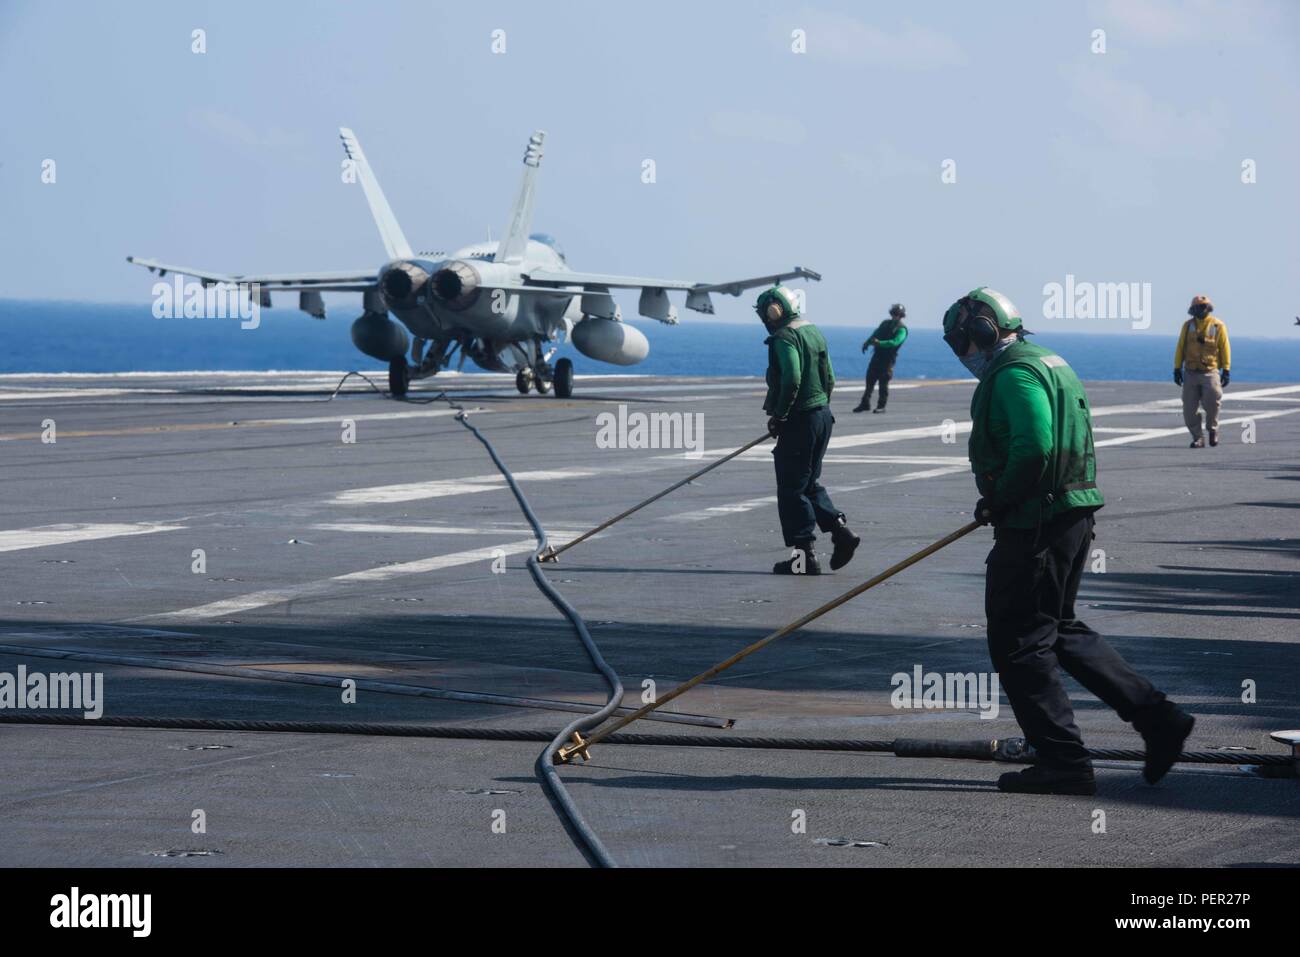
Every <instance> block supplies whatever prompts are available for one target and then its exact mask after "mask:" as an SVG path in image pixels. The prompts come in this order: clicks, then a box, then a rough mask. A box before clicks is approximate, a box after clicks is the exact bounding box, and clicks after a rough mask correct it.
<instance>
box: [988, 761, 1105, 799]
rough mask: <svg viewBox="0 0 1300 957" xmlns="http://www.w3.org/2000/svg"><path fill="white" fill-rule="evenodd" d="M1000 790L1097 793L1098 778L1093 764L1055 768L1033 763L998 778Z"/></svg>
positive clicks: (1020, 792) (1018, 792)
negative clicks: (1094, 775) (1093, 774)
mask: <svg viewBox="0 0 1300 957" xmlns="http://www.w3.org/2000/svg"><path fill="white" fill-rule="evenodd" d="M998 790H999V791H1009V792H1011V793H1012V794H1096V793H1097V779H1096V778H1095V777H1093V776H1092V765H1084V766H1083V767H1080V768H1054V767H1052V766H1051V765H1047V764H1033V765H1030V766H1029V767H1027V768H1025V769H1024V770H1023V771H1009V772H1007V773H1006V774H1004V775H1002V777H1000V778H998Z"/></svg>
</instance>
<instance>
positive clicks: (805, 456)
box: [754, 286, 860, 575]
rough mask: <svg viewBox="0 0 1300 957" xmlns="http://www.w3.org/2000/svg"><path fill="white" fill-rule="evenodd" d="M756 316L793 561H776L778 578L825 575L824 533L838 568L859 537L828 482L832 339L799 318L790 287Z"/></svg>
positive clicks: (773, 294) (764, 299) (771, 295)
mask: <svg viewBox="0 0 1300 957" xmlns="http://www.w3.org/2000/svg"><path fill="white" fill-rule="evenodd" d="M754 308H755V311H757V312H758V316H759V318H760V319H762V321H763V325H764V327H765V328H766V329H767V331H768V337H767V339H766V340H764V341H765V342H766V343H767V398H766V399H764V401H763V411H764V412H766V413H767V414H768V416H769V418H768V420H767V427H768V431H769V432H771V433H772V434H773V435H774V436H776V448H775V449H773V451H772V456H773V461H774V463H775V465H776V507H777V513H778V514H779V515H780V518H781V533H782V535H784V537H785V544H786V545H787V546H789V547H790V548H792V549H794V551H793V553H792V554H791V556H790V558H789V559H787V560H786V561H783V562H777V563H776V564H775V565H774V566H773V567H772V571H773V572H774V573H776V574H778V575H820V574H821V565H820V564H819V563H818V561H817V556H816V555H815V554H813V542H814V540H815V539H816V538H817V529H821V530H822V531H823V532H829V533H830V536H831V542H832V543H833V544H834V549H835V550H834V552H833V553H832V554H831V568H833V569H838V568H842V567H844V566H845V565H847V564H848V562H849V560H850V559H851V558H853V552H854V550H856V549H857V547H858V543H859V542H860V539H859V538H858V537H857V536H856V535H854V534H853V533H852V532H851V531H849V528H848V525H847V524H846V520H845V518H844V513H843V512H841V511H840V510H839V509H837V508H836V507H835V503H834V502H832V501H831V497H830V496H829V495H828V494H827V493H826V489H825V488H824V487H823V486H822V484H821V474H822V457H823V456H824V455H825V454H826V446H827V444H828V443H829V442H830V440H831V426H832V425H833V424H834V422H835V417H834V416H833V415H831V410H830V398H831V391H832V390H833V389H834V388H835V373H834V371H833V370H832V369H831V359H830V355H829V354H828V352H827V348H826V340H825V338H823V337H822V334H821V331H820V330H818V328H817V327H816V326H814V325H813V324H812V323H811V322H809V321H808V320H806V319H803V318H800V316H799V308H798V300H797V299H796V297H795V295H794V293H793V292H792V291H791V290H789V289H786V288H785V287H784V286H773V287H772V288H771V289H768V290H765V291H764V292H763V293H762V294H761V295H759V297H758V302H757V303H755V306H754Z"/></svg>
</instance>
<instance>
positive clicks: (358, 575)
mask: <svg viewBox="0 0 1300 957" xmlns="http://www.w3.org/2000/svg"><path fill="white" fill-rule="evenodd" d="M536 547H537V542H536V540H535V539H532V538H528V539H525V540H523V541H518V542H510V543H508V544H505V545H492V546H488V547H485V548H474V549H471V550H469V551H465V552H452V553H451V554H450V555H435V556H433V557H432V558H422V559H419V560H418V561H413V562H400V563H398V564H396V565H380V566H378V567H376V568H366V569H363V570H361V571H358V572H349V573H348V574H346V575H335V576H334V577H333V578H321V579H317V580H316V581H310V582H304V583H302V584H301V585H289V586H286V587H284V588H272V589H268V590H266V591H258V592H252V593H250V594H247V595H240V596H237V597H235V598H223V599H222V600H220V601H214V602H209V603H208V604H206V605H196V606H194V607H193V608H182V609H179V610H178V611H170V612H162V613H160V614H156V615H143V616H141V617H140V618H136V619H132V620H134V621H145V620H152V619H159V618H167V619H179V620H186V621H195V620H205V619H210V618H223V617H225V616H227V615H237V614H240V613H241V612H246V611H252V610H253V609H256V608H265V607H267V606H268V605H280V604H283V603H285V602H288V601H298V600H299V599H303V598H318V597H323V596H325V595H329V594H331V593H334V592H337V591H338V590H339V586H340V585H343V586H347V585H353V584H362V583H364V584H373V583H375V582H382V581H387V580H388V579H390V578H398V577H401V576H403V575H423V574H426V573H427V572H433V571H438V570H439V569H442V568H452V567H454V566H456V565H470V564H473V563H474V562H490V561H491V560H492V559H493V557H494V553H495V552H497V551H498V550H499V551H502V552H505V553H506V554H507V555H518V554H520V553H522V552H530V551H532V550H533V549H534V548H536Z"/></svg>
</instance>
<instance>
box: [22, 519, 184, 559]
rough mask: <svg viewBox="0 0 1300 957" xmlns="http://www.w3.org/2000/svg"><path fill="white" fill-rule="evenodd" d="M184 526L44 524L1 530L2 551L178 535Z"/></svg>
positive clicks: (145, 523)
mask: <svg viewBox="0 0 1300 957" xmlns="http://www.w3.org/2000/svg"><path fill="white" fill-rule="evenodd" d="M183 528H185V526H184V525H164V524H161V523H158V522H136V523H131V524H124V523H122V524H109V525H41V526H38V527H36V528H13V529H8V530H5V531H0V552H16V551H19V550H20V549H24V548H44V547H45V546H47V545H70V544H72V543H73V542H88V541H93V540H95V539H100V538H120V537H122V536H124V535H149V534H152V533H153V532H177V531H180V530H181V529H183Z"/></svg>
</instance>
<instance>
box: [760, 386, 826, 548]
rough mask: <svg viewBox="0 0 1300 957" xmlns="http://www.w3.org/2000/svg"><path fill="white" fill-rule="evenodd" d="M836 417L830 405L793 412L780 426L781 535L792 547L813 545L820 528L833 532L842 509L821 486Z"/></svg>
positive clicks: (774, 454) (778, 496)
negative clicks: (823, 459)
mask: <svg viewBox="0 0 1300 957" xmlns="http://www.w3.org/2000/svg"><path fill="white" fill-rule="evenodd" d="M834 424H835V416H833V415H831V410H830V409H829V408H828V407H827V406H824V405H823V406H821V407H820V408H816V409H810V410H808V411H807V412H792V413H790V417H789V418H788V419H787V420H786V423H785V425H783V426H782V427H781V434H780V435H779V436H778V437H777V440H776V448H775V449H773V450H772V458H773V461H774V463H775V465H776V509H777V513H778V514H779V515H780V516H781V534H782V535H783V536H785V543H786V545H789V546H791V547H794V546H796V545H808V544H811V543H812V541H813V539H815V538H816V537H817V529H819V528H820V529H821V530H822V531H823V532H830V531H831V530H833V529H834V528H835V527H836V525H837V524H838V523H839V519H840V515H841V513H840V510H839V509H837V508H836V507H835V503H834V502H832V501H831V497H830V496H829V495H828V494H826V489H825V488H823V487H822V484H821V475H822V457H823V456H824V455H825V454H826V446H827V444H828V443H829V442H830V440H831V427H832V426H833V425H834Z"/></svg>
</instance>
